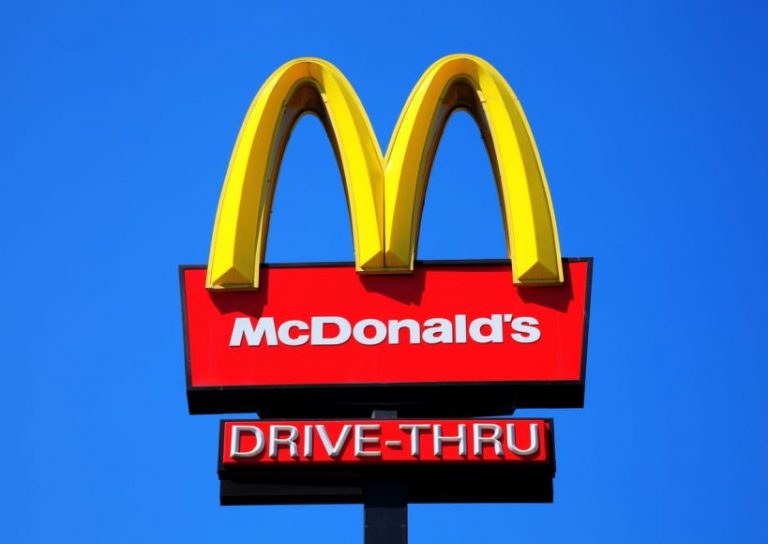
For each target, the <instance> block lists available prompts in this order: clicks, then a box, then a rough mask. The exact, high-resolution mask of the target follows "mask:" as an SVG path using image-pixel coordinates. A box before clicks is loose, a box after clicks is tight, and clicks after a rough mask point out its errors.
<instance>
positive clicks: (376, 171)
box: [180, 55, 592, 417]
mask: <svg viewBox="0 0 768 544" xmlns="http://www.w3.org/2000/svg"><path fill="white" fill-rule="evenodd" d="M457 109H464V110H467V111H468V112H469V113H470V114H471V115H472V117H473V118H474V120H475V121H476V122H477V124H478V126H479V127H480V131H481V134H482V136H483V140H484V142H485V145H486V148H487V151H488V155H489V157H490V160H491V163H492V166H493V172H494V175H495V180H496V183H497V188H498V194H499V202H500V207H501V211H502V214H503V218H504V227H505V231H506V237H507V246H508V255H509V259H508V260H502V261H453V262H419V261H416V259H415V255H416V246H417V243H418V234H419V225H420V221H421V210H422V207H423V203H424V196H425V192H426V184H427V182H428V178H429V173H430V169H431V166H432V162H433V160H434V156H435V152H436V149H437V146H438V143H439V140H440V137H441V134H442V131H443V129H444V127H445V124H446V122H447V120H448V118H449V117H450V115H451V114H452V113H453V112H454V111H455V110H457ZM305 113H313V114H315V115H317V116H318V117H319V118H320V120H321V121H322V123H323V125H324V127H325V129H326V132H327V133H328V135H329V137H330V140H331V143H332V145H333V148H334V152H335V154H336V158H337V161H338V164H339V168H340V170H341V173H342V179H343V182H344V185H345V189H346V195H347V203H348V209H349V216H350V223H351V226H352V232H353V240H354V246H355V247H354V249H355V263H354V264H353V263H348V264H346V263H341V264H339V263H335V264H327V263H326V264H322V263H319V264H318V263H314V264H302V265H279V266H274V265H273V266H270V265H264V264H262V261H263V257H264V250H265V246H266V239H267V231H268V227H269V217H270V209H271V205H272V199H273V195H274V191H275V185H276V181H277V178H278V171H279V168H280V163H281V161H282V157H283V152H284V150H285V148H286V143H287V140H288V138H289V136H290V133H291V130H292V128H293V126H294V125H295V123H296V122H297V120H298V119H299V118H300V117H301V116H302V115H303V114H305ZM591 265H592V262H591V259H563V258H562V257H561V254H560V247H559V242H558V235H557V226H556V223H555V214H554V211H553V207H552V201H551V198H550V193H549V188H548V186H547V181H546V177H545V175H544V170H543V167H542V163H541V160H540V158H539V154H538V150H537V148H536V144H535V142H534V139H533V136H532V133H531V130H530V127H529V126H528V122H527V120H526V117H525V114H524V112H523V109H522V107H521V106H520V103H519V102H518V100H517V98H516V97H515V95H514V93H513V91H512V89H511V88H510V86H509V85H508V84H507V82H506V81H505V79H504V78H503V77H502V76H501V75H500V74H499V73H498V72H497V71H496V70H495V69H494V68H493V67H492V66H491V65H490V64H488V63H487V62H486V61H484V60H482V59H480V58H478V57H474V56H471V55H451V56H448V57H445V58H443V59H440V60H439V61H437V62H436V63H435V64H433V65H432V66H431V67H429V68H428V69H427V71H426V72H425V73H424V75H423V76H422V77H421V79H420V80H419V81H418V82H417V84H416V86H415V87H414V89H413V91H412V92H411V95H410V97H409V98H408V101H407V102H406V104H405V107H404V108H403V110H402V113H401V115H400V119H399V121H398V123H397V126H396V127H395V131H394V134H393V136H392V139H391V141H390V143H389V146H388V148H387V151H386V153H384V154H382V152H381V148H380V147H379V144H378V142H377V140H376V136H375V134H374V132H373V130H372V128H371V124H370V122H369V120H368V117H367V115H366V113H365V110H364V109H363V106H362V104H361V103H360V100H359V99H358V97H357V95H356V94H355V91H354V90H353V88H352V86H351V85H350V83H349V82H348V81H347V80H346V78H345V77H344V76H343V75H342V73H341V72H340V71H339V70H338V69H337V68H336V67H334V66H333V65H332V64H330V63H328V62H326V61H323V60H320V59H313V58H301V59H297V60H294V61H291V62H288V63H287V64H285V65H283V66H282V67H280V68H279V69H278V70H277V71H275V72H274V73H273V74H272V75H271V76H270V77H269V78H268V79H267V81H266V82H265V83H264V85H263V86H262V88H261V89H260V91H259V92H258V94H257V95H256V97H255V98H254V100H253V103H252V104H251V106H250V108H249V110H248V113H247V114H246V116H245V120H244V122H243V125H242V128H241V130H240V134H239V136H238V138H237V142H236V144H235V147H234V150H233V152H232V157H231V160H230V164H229V168H228V170H227V174H226V178H225V181H224V186H223V189H222V191H221V196H220V200H219V206H218V211H217V214H216V220H215V224H214V229H213V238H212V241H211V250H210V258H209V261H208V264H207V266H182V267H181V269H180V275H181V290H182V302H183V310H182V311H183V317H184V332H185V348H186V364H187V393H188V400H189V407H190V411H191V412H193V413H211V412H227V411H235V412H237V411H259V412H260V413H261V414H280V416H281V417H286V415H288V414H293V415H297V416H309V415H312V416H317V415H338V414H344V415H353V416H361V415H368V412H369V411H370V408H371V406H374V407H378V408H393V409H397V410H399V411H400V412H401V413H403V414H407V415H409V416H422V415H427V416H429V415H433V414H434V413H437V412H440V413H441V414H444V415H445V414H452V413H457V415H462V416H464V415H466V412H467V411H468V410H469V412H470V413H474V414H482V413H502V412H510V411H511V410H513V409H514V408H515V407H523V406H531V407H534V406H535V407H547V406H551V407H569V406H581V405H582V403H583V395H584V378H585V360H586V339H587V317H588V309H589V298H590V282H591ZM510 268H511V272H512V274H511V277H510V274H509V272H510Z"/></svg>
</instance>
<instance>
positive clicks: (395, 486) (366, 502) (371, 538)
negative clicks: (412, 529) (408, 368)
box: [363, 410, 408, 544]
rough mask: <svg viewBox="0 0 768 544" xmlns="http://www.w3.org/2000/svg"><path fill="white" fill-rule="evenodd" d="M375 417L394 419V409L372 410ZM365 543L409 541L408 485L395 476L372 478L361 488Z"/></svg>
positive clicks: (404, 542)
mask: <svg viewBox="0 0 768 544" xmlns="http://www.w3.org/2000/svg"><path fill="white" fill-rule="evenodd" d="M372 417H373V418H375V419H395V418H397V412H396V411H394V410H374V411H373V415H372ZM363 517H364V525H365V544H407V543H408V487H407V485H406V484H405V482H403V481H402V480H398V479H394V478H371V479H369V480H368V481H367V482H365V488H364V489H363Z"/></svg>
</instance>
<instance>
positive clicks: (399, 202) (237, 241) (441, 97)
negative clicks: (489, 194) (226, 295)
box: [207, 55, 563, 289]
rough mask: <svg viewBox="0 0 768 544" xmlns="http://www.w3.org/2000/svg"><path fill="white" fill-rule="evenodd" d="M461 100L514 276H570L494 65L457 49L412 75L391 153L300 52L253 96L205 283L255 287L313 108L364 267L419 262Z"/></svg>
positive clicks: (537, 279) (327, 73)
mask: <svg viewBox="0 0 768 544" xmlns="http://www.w3.org/2000/svg"><path fill="white" fill-rule="evenodd" d="M457 109H465V110H467V111H468V112H469V113H470V114H471V115H472V117H473V118H474V119H475V122H477V124H478V126H479V127H480V131H481V133H482V135H483V140H484V142H485V145H486V148H487V150H488V155H489V157H490V160H491V163H492V165H493V172H494V175H495V179H496V184H497V187H498V193H499V200H500V204H501V209H502V213H503V216H504V227H505V231H506V236H507V248H508V253H509V257H510V260H511V261H512V270H513V278H514V281H515V283H518V284H522V285H540V284H544V285H552V284H559V283H562V282H563V268H562V261H561V258H560V245H559V242H558V236H557V226H556V223H555V215H554V211H553V208H552V201H551V198H550V194H549V187H548V186H547V181H546V178H545V176H544V169H543V167H542V165H541V160H540V158H539V154H538V150H537V149H536V143H535V142H534V139H533V135H532V134H531V130H530V127H529V126H528V121H527V120H526V118H525V114H524V113H523V109H522V107H521V106H520V103H519V102H518V100H517V97H516V96H515V94H514V92H513V91H512V89H511V88H510V86H509V84H508V83H507V82H506V80H505V79H504V78H503V77H502V76H501V74H499V73H498V72H497V71H496V69H495V68H493V66H491V65H490V64H489V63H488V62H486V61H484V60H483V59H481V58H478V57H475V56H471V55H450V56H447V57H444V58H442V59H440V60H438V61H437V62H435V63H434V64H433V65H432V66H430V67H429V69H427V71H426V72H425V73H424V75H423V76H422V77H421V79H419V81H418V83H416V86H415V87H414V88H413V91H412V92H411V95H410V97H409V98H408V101H407V102H406V104H405V107H404V108H403V111H402V113H401V114H400V119H399V120H398V122H397V126H396V127H395V131H394V134H393V135H392V139H391V140H390V143H389V147H388V149H387V152H386V154H385V155H383V156H382V153H381V148H380V147H379V144H378V141H377V140H376V135H375V134H374V132H373V129H372V128H371V123H370V121H369V120H368V116H367V114H366V113H365V110H364V108H363V106H362V104H361V102H360V99H359V98H358V97H357V94H356V93H355V91H354V89H353V88H352V86H351V85H350V83H349V82H348V81H347V80H346V78H345V77H344V75H343V74H342V73H341V72H340V71H339V70H338V69H337V68H336V67H335V66H333V65H332V64H330V63H328V62H326V61H324V60H320V59H314V58H300V59H296V60H293V61H290V62H288V63H286V64H284V65H283V66H281V67H280V68H278V69H277V71H275V72H274V73H273V74H272V75H271V76H270V77H269V79H267V81H266V82H265V83H264V85H263V86H262V87H261V89H260V90H259V92H258V94H257V95H256V97H255V98H254V100H253V102H252V103H251V106H250V108H249V109H248V113H247V114H246V116H245V120H244V121H243V125H242V127H241V129H240V134H239V135H238V137H237V142H236V144H235V148H234V150H233V152H232V157H231V159H230V163H229V168H228V170H227V175H226V178H225V181H224V187H223V189H222V192H221V198H220V200H219V208H218V211H217V214H216V222H215V225H214V230H213V239H212V241H211V254H210V259H209V261H208V276H207V287H208V288H212V289H228V288H232V289H243V288H251V289H253V288H257V287H258V282H259V265H260V263H261V262H262V260H263V257H264V250H265V247H266V238H267V231H268V227H269V212H270V209H271V207H272V198H273V196H274V190H275V182H276V179H277V174H278V170H279V168H280V163H281V161H282V157H283V152H284V151H285V147H286V144H287V141H288V138H289V136H290V133H291V130H292V128H293V126H294V125H295V123H296V122H297V121H298V119H299V118H300V117H301V116H302V115H303V114H305V113H314V114H315V115H317V116H318V117H319V118H320V120H321V121H322V123H323V125H324V127H325V129H326V132H327V133H328V135H329V137H330V139H331V144H332V145H333V148H334V151H335V154H336V158H337V161H338V163H339V168H340V170H341V174H342V178H343V180H344V184H345V189H346V194H347V201H348V206H349V215H350V221H351V224H352V234H353V240H354V245H355V264H356V268H357V270H358V272H361V273H375V274H382V273H384V274H386V273H407V272H410V271H412V270H413V264H414V259H415V255H416V246H417V243H418V234H419V227H420V222H421V210H422V207H423V204H424V196H425V191H426V184H427V181H428V177H429V173H430V170H431V167H432V162H433V160H434V157H435V152H436V150H437V145H438V143H439V140H440V137H441V135H442V132H443V129H444V127H445V124H446V122H447V121H448V118H449V117H450V115H451V113H453V112H454V111H455V110H457Z"/></svg>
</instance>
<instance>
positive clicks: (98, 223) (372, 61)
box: [0, 1, 768, 543]
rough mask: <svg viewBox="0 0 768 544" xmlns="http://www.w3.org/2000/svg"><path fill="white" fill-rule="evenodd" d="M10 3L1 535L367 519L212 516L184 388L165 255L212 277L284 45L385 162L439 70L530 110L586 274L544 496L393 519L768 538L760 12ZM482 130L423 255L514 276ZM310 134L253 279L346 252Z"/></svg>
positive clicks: (288, 175)
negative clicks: (547, 498) (580, 358)
mask: <svg viewBox="0 0 768 544" xmlns="http://www.w3.org/2000/svg"><path fill="white" fill-rule="evenodd" d="M278 4H279V3H278V2H264V3H256V2H242V3H235V2H219V3H208V4H203V3H198V4H193V3H190V2H169V3H162V4H161V3H158V2H145V3H140V2H126V3H120V5H119V7H118V5H117V4H113V3H111V2H79V3H76V4H75V3H70V2H66V3H65V2H56V3H54V2H35V3H32V2H3V3H2V5H0V74H1V75H0V81H2V87H0V98H2V100H0V169H1V170H0V172H1V173H0V232H1V233H2V243H0V252H1V253H0V257H1V258H0V284H2V286H3V296H2V303H1V307H2V312H1V316H0V338H2V342H1V343H0V350H1V351H0V365H2V373H0V376H1V377H0V380H1V383H2V394H0V424H1V427H0V429H1V430H0V432H1V433H2V437H3V438H2V446H1V447H0V476H1V477H2V481H1V482H0V540H2V541H4V542H59V541H62V542H66V541H68V542H107V541H110V542H181V541H185V542H270V541H278V539H279V541H286V542H328V543H337V542H361V541H362V508H361V507H359V506H323V507H290V508H287V507H229V508H222V507H220V506H218V482H217V478H216V472H215V468H216V465H215V456H216V448H217V445H216V444H217V438H218V437H217V433H218V427H217V421H218V417H216V416H209V417H208V416H198V417H191V416H189V415H188V414H187V408H186V401H185V395H184V372H183V355H182V342H181V338H182V334H181V317H180V311H179V294H178V280H177V265H178V264H180V263H204V262H206V260H207V255H208V247H209V241H210V233H211V226H212V223H213V218H214V212H215V207H216V203H217V199H218V196H219V191H220V188H221V183H222V181H223V177H224V173H225V170H226V166H227V162H228V160H229V155H230V152H231V149H232V145H233V143H234V140H235V137H236V135H237V131H238V129H239V127H240V123H241V121H242V118H243V115H244V113H245V111H246V109H247V107H248V104H249V102H250V100H251V99H252V97H253V96H254V94H255V93H256V91H257V90H258V87H259V85H260V84H261V83H262V81H263V80H264V79H265V78H266V77H267V76H268V75H269V74H270V73H271V72H272V70H274V69H275V68H277V67H278V66H279V65H280V64H281V63H283V62H284V61H286V60H289V59H291V58H293V57H296V56H303V55H313V56H320V57H323V58H326V59H328V60H330V61H331V62H333V63H334V64H336V65H337V66H338V67H339V68H341V69H342V71H343V72H344V73H345V74H346V75H347V77H348V78H349V79H350V81H351V82H352V83H353V85H354V86H355V88H356V89H357V91H358V93H359V95H360V97H361V99H362V101H363V103H364V104H365V106H366V109H367V111H368V113H369V115H370V117H371V121H372V124H373V127H374V129H375V131H376V133H377V135H378V138H379V140H380V142H381V143H382V145H383V146H384V145H386V142H387V141H388V140H389V136H390V133H391V130H392V128H393V127H394V124H395V122H396V120H397V116H398V114H399V111H400V108H401V107H402V105H403V103H404V102H405V99H406V97H407V95H408V93H409V92H410V90H411V87H412V86H413V84H414V83H415V82H416V80H417V79H418V77H419V76H420V74H421V73H422V72H423V71H424V70H425V69H426V68H427V66H429V64H431V63H432V62H433V61H435V60H436V59H437V58H439V57H441V56H442V55H445V54H448V53H452V52H460V51H463V52H471V53H474V54H477V55H480V56H483V57H485V58H487V59H488V60H489V61H490V62H491V63H492V64H494V65H495V66H496V67H497V68H498V69H499V71H500V72H501V73H502V74H504V75H505V77H507V79H508V80H509V82H510V83H511V85H512V86H513V88H514V89H515V91H516V92H517V94H518V96H519V98H520V100H521V102H522V104H523V106H524V108H525V111H526V113H527V115H528V119H529V121H530V124H531V126H532V128H533V131H534V134H535V137H536V140H537V143H538V146H539V150H540V152H541V156H542V160H543V162H544V166H545V169H546V172H547V176H548V179H549V183H550V188H551V192H552V196H553V199H554V203H555V209H556V212H557V220H558V225H559V230H560V240H561V244H562V249H563V254H564V255H567V256H594V257H595V275H594V285H593V302H592V321H591V330H590V343H589V363H588V382H587V384H588V385H587V394H586V406H585V408H584V409H583V410H572V411H566V410H559V411H557V410H548V411H536V412H534V411H528V412H523V411H520V412H519V414H520V415H533V414H541V415H547V416H553V417H555V419H556V423H557V450H558V451H557V453H558V473H557V478H556V480H555V502H554V504H551V505H472V506H467V505H450V506H446V505H428V506H413V507H411V508H410V535H411V539H412V540H411V541H412V542H414V543H418V542H446V543H447V542H484V541H497V542H511V541H525V542H566V541H569V542H573V541H578V542H673V541H683V542H693V541H698V542H765V541H766V540H767V539H768V537H767V536H766V530H767V529H768V521H767V520H768V516H766V501H765V497H766V492H767V491H768V471H767V470H766V459H767V458H768V423H767V418H766V415H768V413H767V410H766V394H765V386H764V384H765V382H766V379H768V372H767V371H766V363H767V359H768V358H767V357H766V356H767V355H768V353H767V351H768V350H766V341H765V336H766V333H765V330H766V318H765V308H766V304H768V292H767V291H768V289H767V288H766V285H768V282H766V280H765V269H766V252H765V247H766V243H765V231H766V227H767V226H768V225H767V221H766V187H767V184H766V183H767V182H768V161H767V160H766V151H765V150H766V142H767V141H768V123H767V122H766V121H767V120H768V119H767V116H768V106H766V96H767V95H768V84H767V79H766V66H768V62H767V61H768V55H766V53H767V52H768V51H766V49H767V46H768V38H766V33H765V29H766V25H767V23H768V20H767V19H768V18H767V17H766V11H765V8H764V6H763V4H762V3H760V2H752V3H744V2H727V3H724V2H721V3H713V2H701V1H698V2H688V3H683V2H633V3H618V2H608V1H606V2H591V3H586V4H582V5H579V6H576V5H573V4H571V3H562V4H561V3H554V2H546V1H543V2H527V3H514V4H513V3H507V2H498V3H496V4H495V5H494V4H486V3H484V2H480V1H476V2H469V3H467V2H464V3H453V2H449V1H442V2H437V3H431V4H430V3H415V2H414V3H411V2H386V3H385V2H357V3H350V4H348V5H344V4H336V3H334V2H324V3H317V2H314V3H300V2H288V3H285V6H280V5H278ZM504 247H505V246H504V237H503V230H502V227H501V216H500V213H499V212H498V204H497V201H496V196H495V189H494V186H493V180H492V174H491V169H490V166H489V163H488V160H487V158H486V157H485V155H484V149H483V147H482V144H481V140H480V137H479V132H478V130H477V128H476V127H475V126H474V125H473V124H472V122H471V121H470V120H469V118H468V117H467V116H466V115H465V114H458V115H457V116H456V117H454V118H453V120H452V121H451V122H450V124H449V126H448V128H447V131H446V134H445V137H444V139H443V142H442V144H441V146H440V148H439V151H438V156H437V160H436V163H435V168H434V172H433V175H432V178H431V184H430V186H429V190H428V194H427V203H426V207H425V211H424V220H423V228H422V237H421V246H420V253H419V257H420V258H470V257H503V256H504V255H505V249H504ZM352 257H353V254H352V243H351V236H350V231H349V223H348V216H347V214H346V209H345V201H344V197H343V190H342V186H341V182H340V177H339V173H338V170H337V168H336V165H335V162H334V159H333V154H332V151H331V147H330V144H329V143H328V141H327V140H326V139H325V136H324V134H323V132H322V130H321V127H320V124H319V122H318V121H317V120H316V119H314V118H305V119H304V120H302V121H301V122H300V124H299V126H298V128H297V131H296V133H295V135H294V137H293V138H292V140H291V141H290V143H289V147H288V150H287V156H286V161H285V165H284V168H283V170H282V172H281V179H280V184H279V187H278V192H277V197H276V202H275V209H274V215H273V225H272V232H271V238H270V243H269V248H268V259H269V260H270V261H309V260H351V259H352Z"/></svg>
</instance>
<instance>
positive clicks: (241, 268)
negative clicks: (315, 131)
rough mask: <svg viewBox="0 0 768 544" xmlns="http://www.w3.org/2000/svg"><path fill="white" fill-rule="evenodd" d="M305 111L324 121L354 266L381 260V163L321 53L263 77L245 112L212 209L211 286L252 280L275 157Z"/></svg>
mask: <svg viewBox="0 0 768 544" xmlns="http://www.w3.org/2000/svg"><path fill="white" fill-rule="evenodd" d="M307 112H311V113H314V114H316V115H317V116H318V117H319V118H320V120H321V121H322V123H323V125H324V126H325V129H326V132H327V133H328V135H329V137H330V139H331V144H332V145H333V148H334V151H335V153H336V158H337V161H338V162H339V166H340V169H341V171H342V176H343V178H344V184H345V189H346V193H347V201H348V205H349V213H350V220H351V223H352V234H353V240H354V244H355V258H356V262H357V268H358V270H360V271H365V270H367V269H369V268H376V269H381V268H382V267H383V265H384V258H383V232H382V231H383V228H382V225H383V223H382V221H381V216H382V213H383V164H382V156H381V150H380V148H379V145H378V142H377V141H376V136H375V134H374V132H373V129H372V128H371V124H370V121H369V120H368V116H367V115H366V113H365V110H364V109H363V106H362V104H361V103H360V99H359V98H358V97H357V95H356V94H355V91H354V89H353V88H352V86H351V85H350V84H349V82H348V81H347V80H346V79H345V78H344V76H343V75H342V73H341V72H340V71H339V70H338V69H337V68H336V67H335V66H333V65H332V64H330V63H328V62H325V61H323V60H320V59H312V58H302V59H296V60H294V61H291V62H288V63H286V64H284V65H283V66H282V67H280V68H279V69H278V70H277V71H275V73H273V74H272V75H271V76H270V77H269V79H268V80H267V81H266V82H265V83H264V85H263V86H262V87H261V89H260V90H259V92H258V94H257V95H256V98H254V100H253V102H252V103H251V106H250V108H249V109H248V113H247V114H246V116H245V120H244V121H243V125H242V127H241V129H240V134H239V135H238V137H237V142H236V143H235V149H234V151H233V152H232V157H231V159H230V161H229V168H228V170H227V175H226V178H225V180H224V187H223V189H222V192H221V197H220V199H219V208H218V211H217V213H216V222H215V224H214V229H213V238H212V240H211V254H210V259H209V261H208V277H207V285H208V287H209V288H214V289H216V288H255V287H258V285H259V263H260V262H261V261H262V260H263V257H264V251H265V249H266V241H267V231H268V229H269V212H270V209H271V207H272V198H273V196H274V190H275V181H276V180H277V175H278V170H279V168H280V162H281V161H282V158H283V152H284V150H285V146H286V143H287V141H288V137H289V136H290V133H291V130H292V129H293V126H294V125H295V124H296V121H298V119H299V118H300V117H301V115H303V114H304V113H307Z"/></svg>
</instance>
